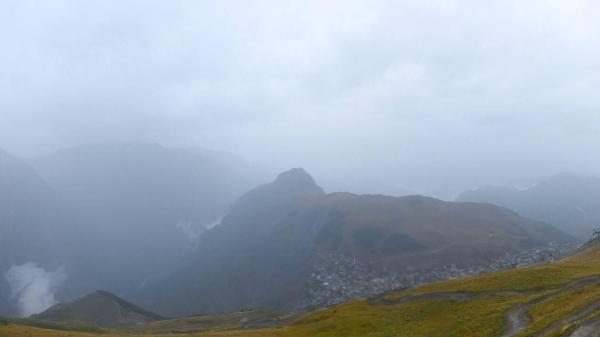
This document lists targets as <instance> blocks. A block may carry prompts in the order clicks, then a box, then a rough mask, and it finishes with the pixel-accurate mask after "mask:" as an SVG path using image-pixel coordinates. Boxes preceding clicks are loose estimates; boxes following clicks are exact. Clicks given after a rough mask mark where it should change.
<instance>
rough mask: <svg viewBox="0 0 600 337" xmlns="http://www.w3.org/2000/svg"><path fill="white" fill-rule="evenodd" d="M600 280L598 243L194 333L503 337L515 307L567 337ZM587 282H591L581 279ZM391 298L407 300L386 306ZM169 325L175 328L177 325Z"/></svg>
mask: <svg viewBox="0 0 600 337" xmlns="http://www.w3.org/2000/svg"><path fill="white" fill-rule="evenodd" d="M597 275H600V247H599V246H598V245H596V246H593V247H589V248H588V249H586V250H585V251H583V252H581V253H579V254H577V255H575V256H573V257H570V258H567V259H565V260H563V261H560V262H558V263H554V264H550V265H545V266H537V267H532V268H525V269H516V270H509V271H504V272H499V273H492V274H487V275H482V276H477V277H472V278H468V279H463V280H452V281H446V282H439V283H434V284H430V285H427V286H424V287H420V288H416V289H411V290H407V291H402V292H397V293H392V294H389V295H387V296H385V297H384V298H383V301H387V303H388V304H374V303H373V301H369V300H356V301H352V302H349V303H345V304H342V305H338V306H334V307H331V308H327V309H323V310H320V311H316V312H312V313H310V314H307V315H305V316H304V317H301V318H300V319H297V320H295V321H294V322H292V323H290V324H288V325H285V326H283V327H277V328H266V329H259V330H235V329H234V330H225V331H215V332H204V333H197V334H194V336H207V337H208V336H210V337H234V336H235V337H242V336H243V337H255V336H256V337H258V336H260V337H305V336H311V337H313V336H328V337H335V336H340V337H342V336H344V337H353V336H356V337H358V336H360V337H364V336H370V337H388V336H395V337H400V336H407V337H408V336H411V337H415V336H428V337H436V336H439V337H442V336H443V337H452V336H456V337H458V336H461V337H468V336H477V337H483V336H490V337H493V336H501V335H502V334H503V332H504V331H505V329H506V313H507V311H509V310H510V309H511V308H514V307H515V306H518V305H526V306H527V311H526V312H527V317H529V319H530V321H529V322H528V323H529V324H528V326H527V328H526V329H524V330H523V331H520V332H518V333H517V334H515V336H531V335H534V334H536V333H540V332H544V333H545V335H546V336H555V337H558V336H568V334H569V333H570V332H571V331H573V330H574V329H575V328H576V327H577V325H578V324H580V323H581V322H584V321H586V320H588V319H591V318H596V317H598V316H599V315H600V309H597V308H594V310H586V309H589V308H591V307H590V305H591V304H593V303H595V302H598V301H600V278H598V279H595V278H591V279H590V278H589V277H590V276H597ZM585 277H588V280H591V281H587V282H580V281H577V280H580V279H582V278H585ZM436 293H450V294H457V293H458V294H463V295H465V296H470V297H468V298H465V299H463V300H457V299H444V298H437V299H436V298H429V299H428V298H427V296H431V294H436ZM415 295H420V296H425V297H424V298H423V297H418V296H417V297H415V298H416V299H415V300H413V301H405V300H406V298H407V296H415ZM394 301H405V302H402V303H397V304H389V303H393V302H394ZM576 313H577V314H579V315H575V314H576ZM188 323H189V322H188ZM0 324H1V323H0ZM169 324H171V325H173V324H175V325H176V321H171V322H170V323H169ZM227 327H228V328H230V327H231V326H227ZM161 332H164V331H161ZM90 335H91V334H87V333H74V332H57V331H51V330H40V329H36V328H32V327H26V326H20V325H14V324H8V325H0V337H4V336H11V337H13V336H14V337H20V336H47V337H55V336H56V337H58V336H73V337H83V336H90ZM103 336H110V335H103Z"/></svg>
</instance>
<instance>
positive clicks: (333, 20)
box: [0, 0, 600, 199]
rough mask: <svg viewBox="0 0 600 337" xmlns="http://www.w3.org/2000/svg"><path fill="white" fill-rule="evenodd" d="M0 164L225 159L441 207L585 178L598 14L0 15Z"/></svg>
mask: <svg viewBox="0 0 600 337" xmlns="http://www.w3.org/2000/svg"><path fill="white" fill-rule="evenodd" d="M3 4H4V6H3V10H2V11H1V13H0V19H1V20H0V28H1V29H0V37H1V41H2V45H3V50H4V52H3V53H2V54H1V55H0V64H1V65H2V71H1V72H0V92H1V96H2V100H0V148H2V149H4V150H6V151H8V152H10V153H13V154H15V155H18V156H21V157H30V156H35V155H39V154H43V153H50V152H52V151H55V150H57V149H59V148H64V147H70V146H76V145H80V144H87V143H103V142H144V143H146V142H150V143H152V142H157V143H160V144H163V145H165V146H169V147H185V148H204V149H208V150H215V151H226V152H230V153H234V154H236V155H239V156H242V157H243V158H245V159H247V160H249V161H251V162H255V163H259V164H261V165H264V166H265V168H266V169H267V170H268V171H269V172H280V171H283V170H285V169H288V168H291V167H304V168H305V169H306V170H307V171H309V172H310V173H311V174H313V175H314V176H315V177H316V178H317V179H318V180H319V182H320V184H322V185H323V186H324V187H326V189H328V190H349V191H352V192H357V193H385V194H405V193H419V194H426V195H432V196H436V197H443V198H446V199H448V198H450V197H451V196H452V195H453V194H454V193H457V192H460V191H464V190H467V189H471V188H475V187H477V186H481V185H488V184H500V185H506V184H527V183H529V182H531V181H536V180H537V179H539V178H540V177H544V176H549V175H552V174H554V173H558V172H565V171H567V172H576V173H580V174H598V173H600V159H598V156H596V155H595V154H596V153H598V150H600V135H599V134H598V133H597V129H598V126H600V114H598V112H597V110H598V108H599V107H600V99H599V98H598V95H596V88H597V87H598V85H599V84H600V76H599V75H600V72H599V70H598V69H600V67H599V65H600V64H599V63H600V46H599V42H598V41H600V39H599V37H600V36H599V35H600V24H598V22H599V21H598V20H597V18H596V16H597V15H596V13H598V12H599V10H600V5H599V4H597V3H595V2H592V1H574V2H568V3H561V2H549V1H531V2H526V3H524V2H519V1H510V2H502V3H481V2H478V1H442V0H440V1H433V2H428V3H423V2H421V1H404V2H401V3H399V2H395V1H328V2H322V1H308V2H285V3H281V2H277V1H259V2H253V3H246V2H219V1H207V2H202V3H198V2H192V1H175V2H169V3H168V4H167V3H164V2H158V1H151V2H148V1H124V2H119V4H118V5H114V3H108V2H102V1H95V2H86V3H85V4H82V3H81V2H76V1H53V2H47V3H43V2H42V3H40V2H32V1H4V2H3Z"/></svg>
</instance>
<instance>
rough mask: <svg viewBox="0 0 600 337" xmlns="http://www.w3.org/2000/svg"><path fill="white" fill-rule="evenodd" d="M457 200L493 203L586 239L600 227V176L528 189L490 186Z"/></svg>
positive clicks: (559, 178)
mask: <svg viewBox="0 0 600 337" xmlns="http://www.w3.org/2000/svg"><path fill="white" fill-rule="evenodd" d="M457 201H475V202H486V203H492V204H496V205H499V206H503V207H508V208H510V209H513V210H515V211H516V212H518V213H519V214H522V215H523V216H527V217H531V218H534V219H539V220H542V221H545V222H547V223H550V224H553V225H555V226H556V227H557V228H560V229H562V230H563V231H565V232H567V233H570V234H572V235H575V236H577V237H578V238H580V239H582V240H585V239H588V238H589V237H590V236H591V234H592V230H593V228H594V227H599V226H600V177H596V176H580V175H575V174H568V173H562V174H557V175H555V176H552V177H550V178H548V179H545V180H543V181H541V182H540V183H539V184H537V185H534V186H532V187H530V188H527V189H516V188H511V187H497V186H486V187H482V188H480V189H477V190H474V191H468V192H465V193H463V194H461V195H460V196H459V197H458V198H457Z"/></svg>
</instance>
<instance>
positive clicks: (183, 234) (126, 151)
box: [0, 144, 597, 316]
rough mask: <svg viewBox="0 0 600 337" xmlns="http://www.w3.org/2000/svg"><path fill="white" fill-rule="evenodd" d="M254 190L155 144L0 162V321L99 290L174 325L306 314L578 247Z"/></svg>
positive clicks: (364, 201)
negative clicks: (181, 319)
mask: <svg viewBox="0 0 600 337" xmlns="http://www.w3.org/2000/svg"><path fill="white" fill-rule="evenodd" d="M261 177H262V174H261V172H260V171H259V170H258V169H256V167H254V166H253V165H251V164H249V163H247V162H245V161H243V160H241V159H238V158H236V157H234V156H231V155H227V154H220V153H213V152H206V151H190V150H181V149H170V148H165V147H163V146H160V145H156V144H120V145H114V144H113V145H95V146H84V147H77V148H72V149H66V150H62V151H59V152H57V153H54V154H52V155H49V156H45V157H42V158H34V159H31V160H29V161H27V162H25V161H23V160H20V159H18V158H15V157H13V156H10V155H8V154H6V153H3V152H2V153H0V314H4V315H9V314H10V315H14V314H29V313H35V312H39V311H40V310H43V309H45V308H46V307H47V306H48V305H51V304H53V303H55V302H56V301H60V302H64V301H65V300H68V299H72V298H76V297H78V296H81V294H84V293H89V292H90V291H93V290H94V289H106V290H108V291H110V292H114V293H118V294H122V295H123V296H125V297H126V298H130V299H132V300H134V301H135V302H136V303H140V304H142V305H144V306H146V307H148V308H150V309H152V310H154V311H155V312H157V313H160V314H164V315H168V316H179V315H190V314H197V313H216V312H223V311H236V310H241V309H259V308H260V309H262V308H265V309H272V310H276V311H288V310H305V309H307V308H315V307H320V306H324V305H330V304H335V303H339V302H342V301H346V300H348V299H351V298H355V297H361V296H366V295H369V294H372V293H377V292H381V291H386V290H390V289H395V288H400V287H406V286H414V285H418V284H422V283H426V282H431V281H436V280H442V279H447V278H454V277H461V276H465V275H471V274H475V273H480V272H485V271H493V270H498V269H503V268H509V267H512V266H516V265H519V264H520V263H521V262H522V260H523V259H522V258H520V257H523V256H525V257H526V260H527V261H528V262H527V263H531V262H535V261H537V260H536V259H538V258H539V259H541V260H548V259H549V260H552V259H554V258H555V257H557V256H558V255H559V254H560V251H561V249H563V248H564V247H569V246H571V245H573V244H574V242H575V239H574V238H573V237H571V236H570V235H568V234H565V233H564V232H562V231H560V230H557V229H555V228H554V227H552V226H549V225H546V224H545V223H543V222H540V221H536V220H531V219H528V218H524V217H521V216H519V215H518V214H517V213H514V212H513V211H510V210H508V209H506V208H501V207H497V206H493V205H490V204H479V203H463V202H461V203H452V202H444V201H441V200H437V199H433V198H427V197H422V196H407V197H389V196H382V195H355V194H351V193H330V194H327V193H325V192H324V191H323V189H322V188H321V187H319V186H318V185H317V184H316V182H315V181H314V180H313V178H312V177H311V176H310V175H309V174H308V173H306V172H305V171H304V170H302V169H292V170H290V171H287V172H284V173H282V174H280V175H279V176H278V177H277V178H276V179H275V180H274V181H273V182H271V183H268V184H264V185H260V186H258V187H256V188H254V189H250V188H251V187H253V186H256V184H257V181H261V180H262V178H261ZM582 185H584V186H586V187H589V186H591V184H587V183H586V184H583V183H582ZM582 187H583V186H582ZM248 190H250V191H249V192H247V193H245V194H243V192H245V191H248ZM564 190H565V191H569V190H568V189H564ZM569 193H571V194H573V195H576V194H577V193H576V192H575V189H573V191H571V192H569ZM588 197H592V195H591V194H590V195H588ZM573 198H574V197H573ZM236 199H237V200H236ZM581 200H583V199H581ZM595 200H597V199H595ZM586 207H587V206H586ZM585 209H587V208H585ZM518 256H520V257H519V258H517V257H518ZM541 260H540V261H541ZM40 284H41V285H43V286H42V287H41V288H40V287H38V285H40ZM40 289H41V291H42V292H43V294H42V295H43V296H41V297H42V298H43V299H44V301H42V302H39V303H38V302H35V301H31V298H32V297H31V296H30V295H31V294H32V292H33V293H35V292H39V291H40ZM36 294H37V293H36ZM38 297H40V296H38Z"/></svg>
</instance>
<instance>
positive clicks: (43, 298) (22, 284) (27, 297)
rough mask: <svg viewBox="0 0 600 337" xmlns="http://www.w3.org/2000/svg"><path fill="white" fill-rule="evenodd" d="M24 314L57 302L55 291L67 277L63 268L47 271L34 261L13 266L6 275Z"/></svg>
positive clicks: (21, 312)
mask: <svg viewBox="0 0 600 337" xmlns="http://www.w3.org/2000/svg"><path fill="white" fill-rule="evenodd" d="M5 278H6V282H7V283H8V285H9V287H10V291H11V296H12V297H13V298H14V299H15V300H16V302H17V304H18V308H19V311H20V312H19V313H20V314H21V315H23V316H29V315H32V314H37V313H39V312H41V311H43V310H45V309H47V308H48V307H49V306H51V305H53V304H56V298H55V293H56V291H57V289H58V287H60V286H61V285H62V283H63V282H64V281H65V279H66V274H65V272H64V270H63V269H61V268H58V269H56V270H54V271H47V270H45V269H44V268H41V267H39V266H37V265H36V264H35V263H34V262H28V263H25V264H22V265H18V266H17V265H13V266H11V267H10V268H9V269H8V271H7V272H6V275H5Z"/></svg>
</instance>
